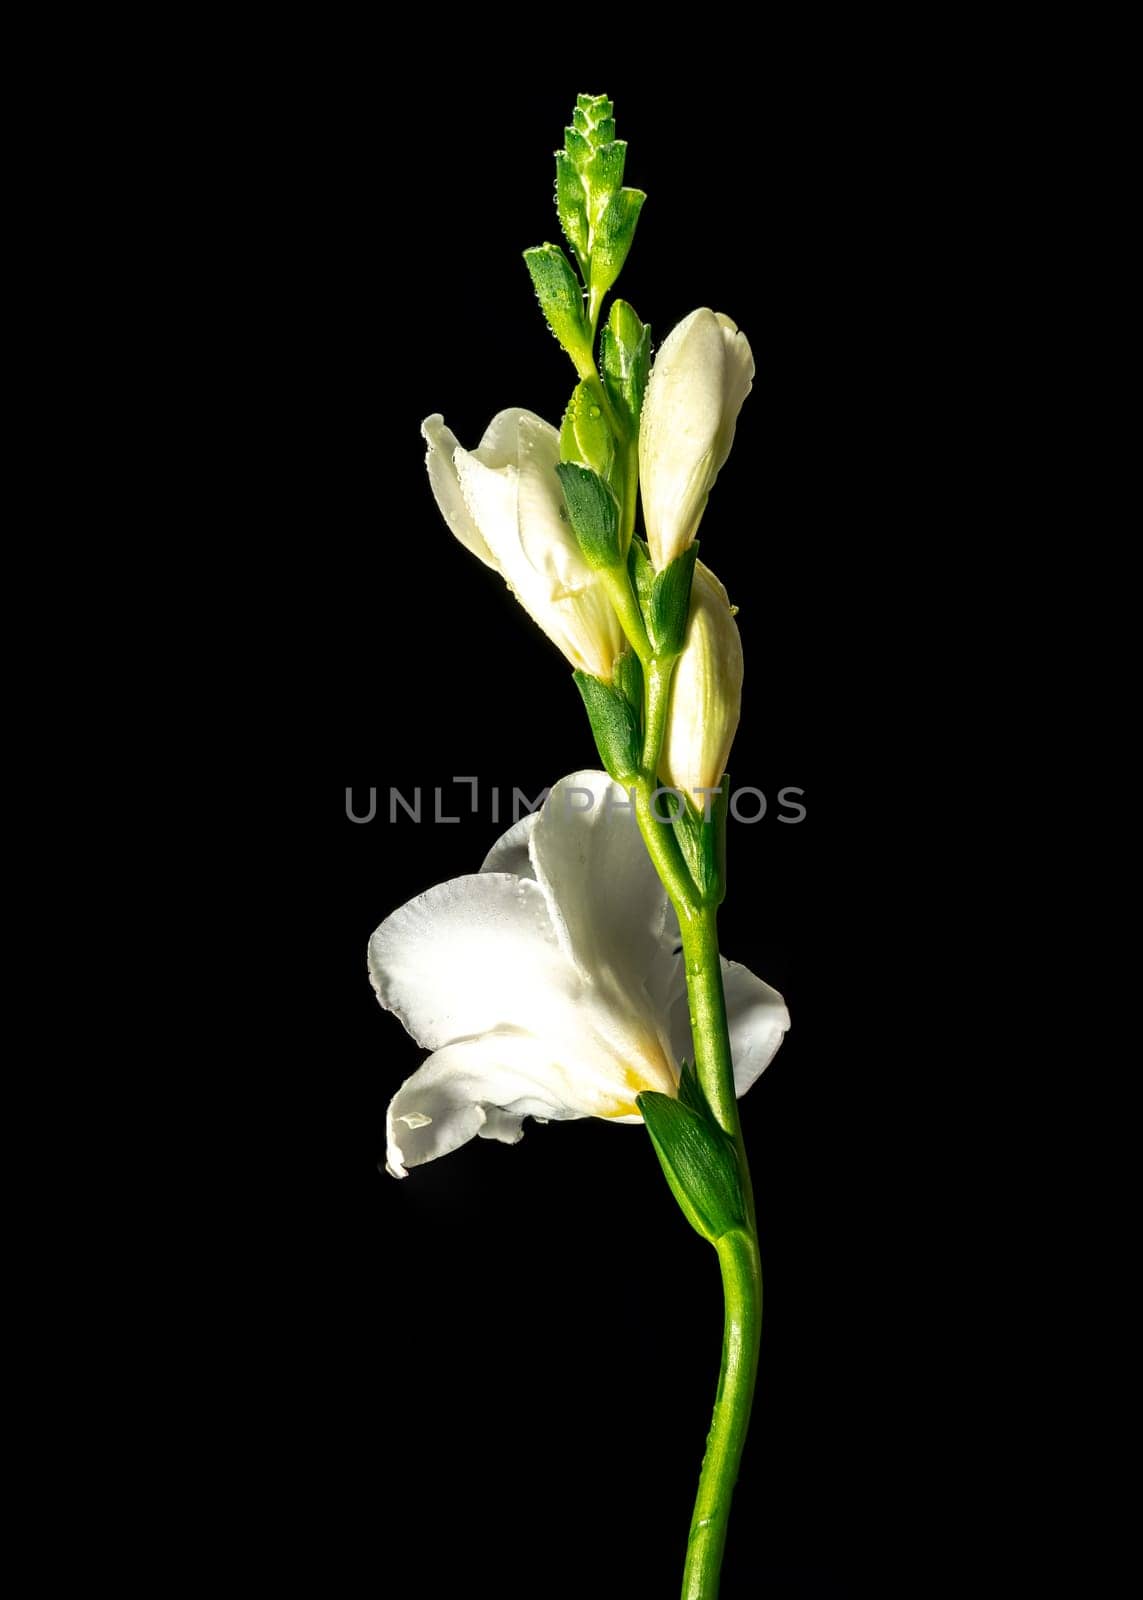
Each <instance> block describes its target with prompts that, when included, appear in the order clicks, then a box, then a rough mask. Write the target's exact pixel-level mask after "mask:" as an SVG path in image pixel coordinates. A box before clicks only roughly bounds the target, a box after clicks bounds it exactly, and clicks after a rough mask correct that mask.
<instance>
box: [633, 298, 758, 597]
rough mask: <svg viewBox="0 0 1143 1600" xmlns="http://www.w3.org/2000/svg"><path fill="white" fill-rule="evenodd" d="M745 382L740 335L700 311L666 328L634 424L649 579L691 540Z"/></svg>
mask: <svg viewBox="0 0 1143 1600" xmlns="http://www.w3.org/2000/svg"><path fill="white" fill-rule="evenodd" d="M753 378H754V357H753V356H752V355H751V353H750V345H749V344H748V343H747V339H746V335H745V334H744V333H739V331H738V329H737V328H736V327H735V325H734V323H733V322H731V320H730V318H729V317H724V316H723V315H722V314H721V313H720V312H715V311H709V310H707V308H706V307H705V306H701V307H700V308H699V309H698V310H697V311H692V312H691V314H690V316H689V317H685V318H684V319H683V321H682V322H680V323H679V325H678V327H677V328H673V329H672V330H671V332H670V333H669V334H668V335H667V338H666V339H665V340H664V342H663V346H662V349H661V350H660V351H659V352H658V354H657V355H656V357H655V365H654V366H653V367H652V369H651V377H650V379H649V381H648V384H647V395H646V398H645V400H644V401H643V416H642V420H641V421H640V424H639V486H640V492H641V493H642V496H643V519H644V521H645V523H646V525H647V544H648V546H649V547H650V551H651V561H652V564H653V565H654V568H655V571H656V572H661V571H662V570H663V568H664V567H665V566H667V565H668V564H669V563H670V562H671V561H673V560H674V559H675V557H676V556H679V555H681V554H682V553H683V551H684V550H685V549H686V548H687V546H688V545H689V544H690V543H691V541H692V539H693V538H694V536H695V531H696V530H697V528H698V525H699V520H700V518H701V517H702V514H703V511H704V509H705V507H706V502H707V496H708V495H709V494H710V491H711V487H712V485H713V483H714V480H715V479H716V478H717V477H718V474H719V472H720V471H721V470H722V466H723V463H724V462H725V461H726V458H727V456H728V455H729V454H730V447H731V445H732V444H733V443H734V426H735V423H736V422H737V420H738V413H739V411H740V410H741V408H742V402H743V401H744V400H745V399H746V396H747V395H748V394H749V393H750V387H751V383H752V381H753Z"/></svg>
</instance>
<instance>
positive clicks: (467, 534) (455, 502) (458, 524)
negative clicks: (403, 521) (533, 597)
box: [421, 413, 496, 567]
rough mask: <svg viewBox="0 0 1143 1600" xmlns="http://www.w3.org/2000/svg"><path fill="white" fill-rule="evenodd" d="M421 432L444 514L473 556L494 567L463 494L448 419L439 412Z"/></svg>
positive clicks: (456, 448)
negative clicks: (446, 421)
mask: <svg viewBox="0 0 1143 1600" xmlns="http://www.w3.org/2000/svg"><path fill="white" fill-rule="evenodd" d="M421 433H422V434H423V435H424V437H425V439H426V440H427V441H428V446H429V448H428V453H427V455H426V456H425V465H426V467H427V468H428V470H429V485H430V487H431V488H432V491H433V495H434V497H435V498H436V502H437V505H438V507H439V508H440V513H441V515H442V516H443V517H444V519H445V522H446V523H447V524H448V526H449V529H450V530H451V531H452V533H454V534H455V535H456V537H457V538H458V539H459V540H460V542H461V544H462V545H464V546H465V547H466V549H469V550H471V551H472V553H473V555H474V556H479V557H480V559H481V561H483V562H484V564H485V566H486V567H494V566H495V565H496V562H495V560H494V559H493V556H492V552H491V551H490V550H489V548H488V546H487V544H486V543H485V541H484V538H483V537H482V535H481V532H480V529H479V528H478V527H477V526H476V523H475V522H474V521H473V519H472V515H471V513H470V511H469V509H468V506H467V505H466V504H465V499H464V495H463V494H462V493H461V488H460V479H459V478H458V476H457V472H456V466H455V462H454V457H455V455H456V452H457V451H458V450H459V449H460V446H459V444H458V443H457V440H456V436H455V434H453V432H452V431H451V429H449V428H446V427H445V420H444V418H443V417H442V416H441V415H440V414H439V413H437V414H436V415H434V416H431V417H426V418H425V420H424V422H422V423H421Z"/></svg>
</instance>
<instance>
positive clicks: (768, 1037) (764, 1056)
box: [671, 956, 790, 1098]
mask: <svg viewBox="0 0 1143 1600" xmlns="http://www.w3.org/2000/svg"><path fill="white" fill-rule="evenodd" d="M680 976H681V975H680ZM722 983H723V989H724V991H725V994H726V1017H727V1023H728V1025H729V1031H730V1053H731V1058H732V1060H733V1062H734V1090H735V1093H736V1094H737V1095H738V1096H739V1097H740V1098H741V1096H742V1095H744V1094H745V1093H746V1091H747V1089H749V1087H750V1085H751V1084H752V1083H753V1082H754V1080H755V1079H756V1078H758V1077H759V1076H760V1075H761V1073H762V1072H763V1071H764V1070H765V1068H766V1067H768V1066H769V1065H770V1063H771V1061H773V1059H774V1057H775V1055H776V1054H777V1053H778V1046H779V1045H780V1044H781V1043H782V1035H783V1034H784V1033H785V1031H786V1029H787V1028H788V1027H789V1026H790V1013H789V1012H788V1011H787V1010H786V1003H785V1001H784V1000H783V999H782V996H781V995H780V994H779V993H778V991H777V989H772V988H771V987H770V985H769V984H768V983H763V981H762V979H761V978H758V977H755V975H754V973H753V972H751V971H750V968H749V967H744V966H742V965H741V963H740V962H737V961H728V960H727V959H726V957H725V956H723V957H722ZM671 1042H672V1047H673V1049H674V1051H675V1054H676V1055H677V1056H678V1057H679V1058H680V1059H681V1058H682V1057H684V1056H685V1057H686V1059H687V1060H688V1061H689V1062H691V1063H692V1065H693V1063H694V1059H695V1052H694V1044H693V1041H692V1038H691V1025H690V1018H689V1015H688V1006H687V996H686V989H685V986H684V988H683V990H682V993H681V994H679V995H676V997H675V1000H674V1002H673V1004H672V1007H671Z"/></svg>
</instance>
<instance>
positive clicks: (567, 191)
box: [556, 150, 587, 273]
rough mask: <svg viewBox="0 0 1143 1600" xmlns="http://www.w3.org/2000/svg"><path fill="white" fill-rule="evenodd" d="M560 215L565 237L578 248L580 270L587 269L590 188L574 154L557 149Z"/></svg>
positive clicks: (557, 204) (557, 212) (558, 210)
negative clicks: (587, 186) (588, 198)
mask: <svg viewBox="0 0 1143 1600" xmlns="http://www.w3.org/2000/svg"><path fill="white" fill-rule="evenodd" d="M556 214H557V215H558V217H559V219H560V227H561V228H562V229H563V230H564V237H565V238H566V239H567V242H568V243H569V244H570V245H571V247H572V249H573V250H574V251H575V255H576V260H577V261H578V262H579V267H580V271H581V272H583V273H586V271H587V191H586V190H585V189H584V186H583V179H582V178H581V177H580V175H579V173H578V172H577V171H576V169H575V166H574V164H573V162H572V159H571V157H570V156H569V155H568V154H567V152H566V151H564V150H557V151H556Z"/></svg>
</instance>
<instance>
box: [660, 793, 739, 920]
mask: <svg viewBox="0 0 1143 1600" xmlns="http://www.w3.org/2000/svg"><path fill="white" fill-rule="evenodd" d="M729 796H730V782H729V779H728V778H727V777H725V776H724V777H723V780H722V785H721V787H720V788H719V789H718V791H717V793H713V794H698V795H687V796H686V797H685V798H686V800H687V801H688V804H687V806H686V807H685V808H684V810H683V813H682V815H681V816H680V817H679V818H678V819H677V821H676V822H675V824H674V829H675V838H676V840H677V841H678V845H679V848H680V850H681V851H682V853H683V860H684V861H685V862H686V864H687V871H688V872H689V873H690V875H691V881H692V882H693V883H694V886H695V888H696V889H697V890H698V892H699V894H700V895H701V897H702V899H703V901H704V902H705V903H706V904H707V905H715V906H718V905H721V904H722V902H723V900H724V899H725V898H726V808H727V803H728V800H729ZM708 803H709V805H710V821H709V822H708V821H707V817H706V812H707V805H708Z"/></svg>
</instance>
